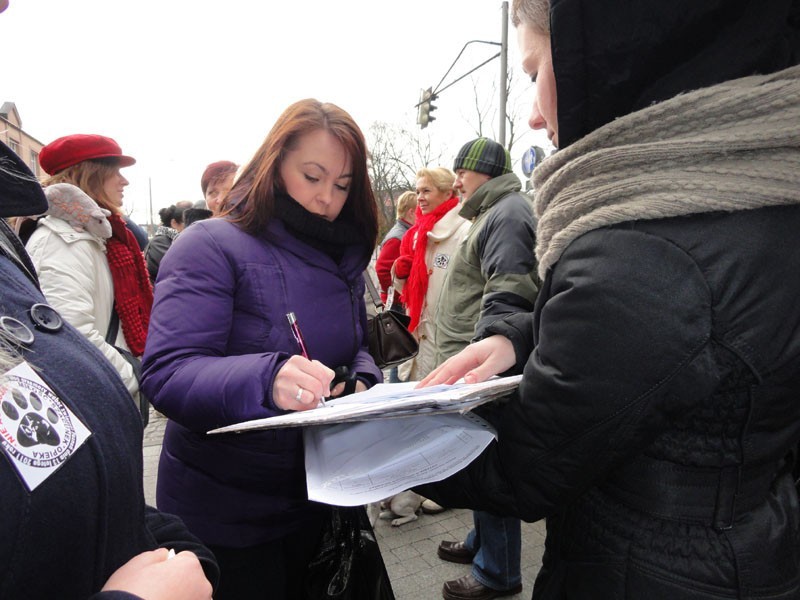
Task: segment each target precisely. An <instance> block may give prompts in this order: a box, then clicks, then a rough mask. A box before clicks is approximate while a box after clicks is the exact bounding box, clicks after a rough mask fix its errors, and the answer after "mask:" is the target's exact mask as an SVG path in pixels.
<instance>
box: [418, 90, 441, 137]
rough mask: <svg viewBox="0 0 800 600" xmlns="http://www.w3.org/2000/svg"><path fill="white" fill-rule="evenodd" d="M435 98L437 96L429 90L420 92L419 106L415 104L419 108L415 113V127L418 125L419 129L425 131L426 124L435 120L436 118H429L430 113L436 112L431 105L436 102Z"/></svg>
mask: <svg viewBox="0 0 800 600" xmlns="http://www.w3.org/2000/svg"><path fill="white" fill-rule="evenodd" d="M436 98H438V96H437V95H436V94H434V93H433V92H432V91H431V88H428V89H427V90H421V91H420V94H419V104H417V107H418V108H419V111H418V112H417V125H419V128H420V129H425V128H426V127H427V126H428V123H430V122H431V121H433V120H435V119H436V117H433V116H431V111H434V110H436V107H435V106H434V105H433V101H434V100H436Z"/></svg>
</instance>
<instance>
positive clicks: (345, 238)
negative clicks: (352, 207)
mask: <svg viewBox="0 0 800 600" xmlns="http://www.w3.org/2000/svg"><path fill="white" fill-rule="evenodd" d="M274 216H275V218H277V219H280V220H281V221H283V223H284V225H285V226H286V229H287V230H288V231H289V232H290V233H291V234H292V235H293V236H295V237H296V238H297V239H299V240H301V241H303V242H305V243H306V244H308V245H309V246H311V247H313V248H316V249H317V250H320V251H321V252H324V253H325V254H327V255H328V256H330V257H331V258H332V259H333V260H334V261H335V262H336V263H337V264H338V263H339V262H341V260H342V257H343V256H344V252H345V249H346V248H347V247H348V246H352V245H354V244H358V243H364V236H363V234H362V232H360V231H359V230H358V229H357V227H356V225H355V223H353V222H352V221H351V220H349V219H347V218H346V217H345V215H344V214H343V213H340V214H339V216H338V217H337V218H336V220H334V221H328V220H327V219H324V218H323V217H320V216H319V215H315V214H314V213H311V212H309V211H307V210H306V209H305V208H303V207H302V206H301V205H300V204H299V203H298V202H297V201H296V200H295V199H294V198H292V197H291V196H289V195H288V194H285V193H284V194H277V195H276V196H275V215H274Z"/></svg>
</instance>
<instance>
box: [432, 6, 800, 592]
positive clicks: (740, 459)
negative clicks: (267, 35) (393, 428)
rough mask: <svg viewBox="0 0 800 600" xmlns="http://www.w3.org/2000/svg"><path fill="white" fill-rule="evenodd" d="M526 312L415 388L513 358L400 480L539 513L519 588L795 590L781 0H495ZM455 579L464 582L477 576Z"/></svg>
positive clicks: (787, 81) (795, 411)
mask: <svg viewBox="0 0 800 600" xmlns="http://www.w3.org/2000/svg"><path fill="white" fill-rule="evenodd" d="M512 20H513V22H514V24H515V25H516V27H517V34H518V39H519V43H520V49H521V55H522V57H523V64H522V66H523V69H524V70H525V72H526V73H527V74H528V75H530V76H531V78H532V79H534V80H535V81H536V100H535V103H534V107H533V110H532V113H531V117H530V124H531V126H532V127H533V128H536V129H545V130H546V131H547V133H548V135H549V137H550V138H551V139H552V140H553V142H554V143H555V144H556V145H557V146H558V147H559V150H558V152H556V153H555V154H553V155H552V156H550V157H548V158H547V159H546V160H545V161H544V162H543V163H542V164H541V165H539V166H538V167H537V168H536V170H535V171H534V175H533V177H534V188H535V190H536V198H535V212H536V215H537V217H538V225H537V236H536V237H537V248H536V253H537V258H538V259H539V274H540V276H541V277H542V279H543V281H544V283H543V286H542V289H541V291H540V293H539V296H538V299H537V303H536V307H535V308H534V311H533V312H532V313H526V314H519V315H514V316H511V317H508V318H506V319H504V320H501V321H498V322H496V323H494V324H493V325H491V326H490V327H489V329H488V332H487V336H486V337H485V338H484V339H483V340H481V341H479V342H476V343H474V344H472V345H470V346H469V347H468V348H467V349H465V350H464V351H462V352H461V353H460V354H458V355H456V356H455V357H453V358H451V359H450V360H449V361H447V362H445V363H444V364H443V365H442V366H441V367H440V368H439V369H437V370H436V371H434V372H433V373H431V374H430V375H429V377H427V378H426V379H425V380H424V381H423V385H426V384H435V383H441V382H452V381H455V380H456V379H458V378H459V377H462V376H464V378H465V379H466V380H467V381H468V382H472V381H480V380H483V379H485V378H487V377H489V376H491V375H493V374H497V373H504V372H507V373H522V374H523V380H522V383H521V385H520V389H519V400H518V401H515V402H512V403H509V404H507V405H505V406H503V407H495V414H492V415H491V417H492V419H493V420H494V421H495V422H496V423H497V428H498V433H499V441H498V442H497V443H492V444H491V445H490V446H489V447H488V448H487V450H486V451H484V453H483V454H482V455H481V456H480V457H479V458H478V459H476V460H475V461H474V462H473V463H472V464H471V465H470V466H469V467H467V468H466V469H464V470H462V471H460V472H459V473H457V474H456V475H454V476H452V477H450V478H448V479H447V480H445V481H443V482H441V483H437V484H431V485H425V486H420V488H419V490H418V491H419V492H420V493H422V494H424V495H425V496H427V497H430V498H433V499H434V500H436V501H437V502H440V503H442V504H445V505H447V506H454V507H456V506H462V507H469V508H473V509H480V510H485V511H489V512H493V513H495V514H500V515H511V516H518V517H520V518H522V519H524V520H526V521H534V520H538V519H542V518H546V519H547V540H546V545H545V553H544V557H543V561H542V562H543V564H542V568H541V570H540V572H539V575H538V577H537V580H536V584H535V587H534V591H533V597H534V598H536V599H551V598H578V599H582V598H587V599H588V598H592V599H594V600H597V599H606V598H608V599H611V598H614V599H619V598H631V599H633V598H637V599H640V598H648V599H649V600H655V599H667V598H669V599H671V600H675V599H678V600H683V599H685V600H688V599H700V598H717V599H722V598H730V599H732V598H770V599H773V600H774V599H781V600H789V599H790V598H791V599H796V598H798V597H800V544H798V541H800V511H798V493H797V489H796V487H795V481H794V478H793V476H792V467H793V465H794V463H795V452H794V450H795V448H796V446H797V444H798V440H800V402H798V399H800V302H798V297H800V278H798V276H797V274H798V273H800V245H798V244H797V236H798V231H800V168H798V167H800V127H798V123H800V67H798V66H797V64H798V61H799V58H800V2H798V1H797V0H768V1H766V2H764V1H762V0H758V1H756V0H736V1H733V2H718V1H712V2H694V1H693V0H675V1H673V2H657V1H655V0H650V1H648V0H640V1H639V2H635V3H633V2H626V1H622V0H612V1H609V2H602V3H587V2H580V1H578V0H552V1H551V2H550V3H548V2H546V1H541V0H514V2H513V6H512ZM476 598H477V596H476Z"/></svg>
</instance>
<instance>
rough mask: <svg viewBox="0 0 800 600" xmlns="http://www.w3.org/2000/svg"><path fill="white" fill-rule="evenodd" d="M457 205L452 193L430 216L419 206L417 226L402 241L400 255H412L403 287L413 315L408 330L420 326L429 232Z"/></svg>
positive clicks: (409, 311)
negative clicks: (409, 270) (409, 269)
mask: <svg viewBox="0 0 800 600" xmlns="http://www.w3.org/2000/svg"><path fill="white" fill-rule="evenodd" d="M457 204H458V198H457V197H456V196H451V197H450V199H448V200H445V201H444V202H442V203H441V204H440V205H439V206H437V207H436V208H435V209H433V210H432V211H431V212H429V213H428V214H427V215H424V214H422V211H421V210H420V209H419V207H417V213H416V214H417V219H416V221H415V222H414V226H413V227H411V229H409V230H408V231H407V232H406V234H405V235H404V236H403V240H402V241H401V242H400V256H404V255H409V256H411V273H410V274H409V276H408V279H407V280H406V284H405V286H404V287H403V301H404V302H405V303H406V307H407V308H408V314H409V316H410V317H411V322H410V323H409V325H408V330H409V331H414V330H415V329H416V328H417V325H419V317H420V315H421V314H422V305H423V303H424V302H425V294H427V293H428V265H427V264H426V263H425V250H426V249H427V247H428V232H430V231H431V230H432V229H433V226H434V225H436V223H437V222H438V221H439V220H440V219H441V218H442V217H443V216H445V215H446V214H447V213H448V212H450V210H451V209H452V208H453V207H454V206H456V205H457Z"/></svg>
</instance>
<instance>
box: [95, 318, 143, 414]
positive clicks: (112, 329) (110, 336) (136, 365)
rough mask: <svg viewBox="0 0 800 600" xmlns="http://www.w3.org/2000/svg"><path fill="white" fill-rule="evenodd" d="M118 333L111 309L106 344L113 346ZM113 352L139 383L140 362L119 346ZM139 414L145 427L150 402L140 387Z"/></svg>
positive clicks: (116, 319)
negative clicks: (120, 357)
mask: <svg viewBox="0 0 800 600" xmlns="http://www.w3.org/2000/svg"><path fill="white" fill-rule="evenodd" d="M118 331H119V315H118V314H117V310H116V308H112V309H111V320H110V321H109V322H108V331H107V332H106V343H108V344H111V345H112V346H114V342H115V341H116V340H117V332H118ZM114 350H116V351H117V352H119V353H120V354H121V355H122V358H124V359H125V360H126V361H128V364H129V365H130V366H131V368H133V374H134V376H135V377H136V381H138V382H140V383H141V381H142V361H141V360H139V359H138V358H136V357H135V356H134V355H133V354H131V353H130V352H128V351H127V350H124V349H122V348H120V347H119V346H114ZM139 414H140V415H141V417H142V427H147V424H148V423H149V422H150V400H149V399H148V398H147V396H145V395H144V392H143V391H142V389H141V387H140V388H139Z"/></svg>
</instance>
